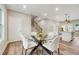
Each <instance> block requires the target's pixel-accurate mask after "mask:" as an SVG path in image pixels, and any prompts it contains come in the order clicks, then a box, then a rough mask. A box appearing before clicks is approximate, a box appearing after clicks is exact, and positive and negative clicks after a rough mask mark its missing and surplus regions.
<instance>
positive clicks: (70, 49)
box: [3, 41, 79, 55]
mask: <svg viewBox="0 0 79 59" xmlns="http://www.w3.org/2000/svg"><path fill="white" fill-rule="evenodd" d="M74 44H75V43H74ZM74 44H73V42H70V43H68V42H65V41H60V44H59V50H60V55H79V46H78V45H77V46H76V45H74ZM39 48H40V47H39ZM39 48H38V49H37V50H36V51H35V52H34V55H41V54H42V55H48V54H47V53H46V51H44V50H42V51H40V50H39ZM32 49H33V47H32V48H30V49H28V50H27V51H26V53H25V49H24V48H23V46H22V42H21V41H16V42H11V43H9V44H8V45H7V48H6V49H5V51H4V53H3V55H25V54H27V55H28V54H29V52H30V51H31V50H32ZM40 49H41V48H40ZM39 52H41V53H40V54H39ZM56 55H57V54H56Z"/></svg>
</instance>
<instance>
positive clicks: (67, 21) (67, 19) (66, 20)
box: [65, 14, 70, 23]
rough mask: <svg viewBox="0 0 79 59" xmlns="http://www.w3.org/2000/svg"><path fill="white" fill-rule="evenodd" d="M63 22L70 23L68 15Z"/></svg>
mask: <svg viewBox="0 0 79 59" xmlns="http://www.w3.org/2000/svg"><path fill="white" fill-rule="evenodd" d="M65 18H66V19H65V22H66V23H70V20H69V18H70V16H69V15H68V14H65Z"/></svg>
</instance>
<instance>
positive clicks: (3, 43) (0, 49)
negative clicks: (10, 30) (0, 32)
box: [0, 5, 7, 54]
mask: <svg viewBox="0 0 79 59" xmlns="http://www.w3.org/2000/svg"><path fill="white" fill-rule="evenodd" d="M0 9H2V11H3V13H4V38H3V40H2V41H0V54H2V53H3V51H4V49H5V47H6V45H7V10H6V7H5V5H0Z"/></svg>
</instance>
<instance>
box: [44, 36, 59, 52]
mask: <svg viewBox="0 0 79 59" xmlns="http://www.w3.org/2000/svg"><path fill="white" fill-rule="evenodd" d="M44 46H45V47H47V48H48V49H49V50H51V51H54V50H56V49H58V48H59V37H58V36H55V37H54V38H53V39H51V40H47V43H45V44H44Z"/></svg>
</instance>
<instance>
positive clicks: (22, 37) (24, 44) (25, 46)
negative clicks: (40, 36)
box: [20, 33, 28, 49]
mask: <svg viewBox="0 0 79 59" xmlns="http://www.w3.org/2000/svg"><path fill="white" fill-rule="evenodd" d="M20 37H21V39H22V42H23V47H24V48H25V49H27V48H28V39H26V38H25V36H24V35H23V33H20Z"/></svg>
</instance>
